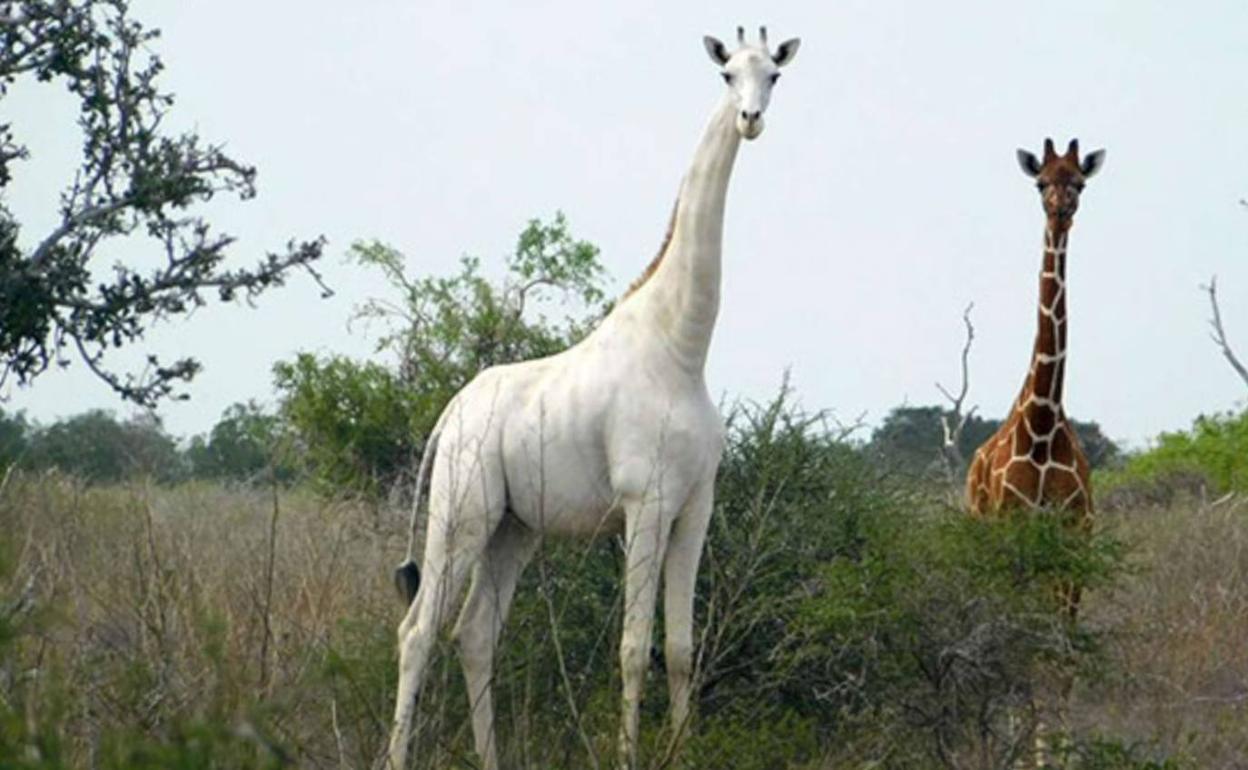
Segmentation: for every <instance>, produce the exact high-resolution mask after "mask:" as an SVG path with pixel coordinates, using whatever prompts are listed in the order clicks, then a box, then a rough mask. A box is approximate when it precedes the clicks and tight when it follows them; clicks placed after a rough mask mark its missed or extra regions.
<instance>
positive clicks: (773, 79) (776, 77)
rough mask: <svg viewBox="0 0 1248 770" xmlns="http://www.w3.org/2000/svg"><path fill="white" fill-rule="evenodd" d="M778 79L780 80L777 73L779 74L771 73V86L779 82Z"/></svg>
mask: <svg viewBox="0 0 1248 770" xmlns="http://www.w3.org/2000/svg"><path fill="white" fill-rule="evenodd" d="M779 79H780V73H779V72H773V73H771V84H772V85H773V86H774V85H775V84H776V81H777V80H779Z"/></svg>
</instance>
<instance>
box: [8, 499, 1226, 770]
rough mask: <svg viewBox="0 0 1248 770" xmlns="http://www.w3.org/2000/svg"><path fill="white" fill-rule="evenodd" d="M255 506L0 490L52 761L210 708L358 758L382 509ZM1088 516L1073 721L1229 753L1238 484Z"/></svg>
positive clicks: (382, 609)
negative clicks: (1106, 537)
mask: <svg viewBox="0 0 1248 770" xmlns="http://www.w3.org/2000/svg"><path fill="white" fill-rule="evenodd" d="M276 502H277V512H278V516H277V520H276V528H275V529H274V530H272V532H275V535H276V537H275V538H274V539H271V537H270V535H271V529H270V528H271V525H272V524H273V521H274V520H273V514H274V504H275V500H274V496H273V492H272V490H264V489H259V490H243V489H225V488H222V487H220V486H218V485H210V484H199V483H196V484H187V485H183V486H179V487H176V488H153V487H150V486H146V485H142V484H136V485H131V486H125V487H115V488H103V489H100V488H86V487H84V486H82V485H81V484H79V483H77V482H74V481H73V480H70V479H67V478H64V477H58V476H46V477H41V478H30V477H26V478H23V477H14V478H12V479H10V480H9V482H8V484H7V486H5V487H3V488H2V489H0V533H3V534H2V535H0V540H2V541H3V542H4V544H5V548H6V556H7V561H8V563H9V565H10V567H11V568H12V570H11V574H10V575H9V576H8V577H6V578H4V579H3V581H0V608H2V607H3V605H4V604H5V603H6V602H12V601H13V600H14V599H15V598H16V597H18V596H19V595H23V594H25V595H26V596H27V597H28V598H29V599H30V606H31V607H33V608H34V609H33V613H32V615H31V617H32V618H34V619H35V620H36V622H32V623H28V624H27V628H28V629H29V630H28V631H27V632H26V634H25V635H24V636H23V637H21V638H20V639H19V642H18V645H17V647H16V653H17V654H16V656H15V657H14V659H11V660H6V661H0V685H3V686H5V687H7V686H10V685H11V684H12V682H14V681H16V680H17V679H18V678H20V677H22V676H25V675H27V674H29V673H30V672H33V671H41V672H58V675H59V677H60V678H59V681H60V682H62V684H63V685H67V687H64V690H65V691H66V692H68V693H69V694H70V697H69V699H68V702H67V703H65V704H64V707H63V709H62V711H63V714H64V719H63V722H61V723H59V724H58V725H57V726H56V728H55V729H56V730H57V731H58V733H59V734H60V735H61V736H62V738H63V740H64V741H65V743H66V747H67V749H66V756H67V758H68V760H69V764H70V765H72V766H84V767H86V766H96V765H97V764H98V763H97V761H96V757H97V755H98V753H99V752H101V751H103V750H104V749H103V748H102V745H103V743H104V742H106V741H105V738H104V736H107V735H109V734H110V733H113V734H115V733H117V732H118V731H131V732H134V733H139V734H151V735H157V736H160V735H165V734H167V733H169V732H170V731H176V730H177V729H180V728H179V727H178V726H179V725H184V724H186V723H188V722H195V721H215V722H218V723H223V724H228V725H230V726H231V730H233V732H234V733H235V734H236V735H238V736H242V738H243V739H245V740H246V741H249V742H251V743H252V744H254V745H255V746H256V747H257V748H256V749H255V751H256V752H257V753H258V754H259V753H263V752H266V751H267V752H269V753H270V754H271V755H272V756H276V757H281V758H288V759H290V760H293V761H294V762H295V763H297V764H298V765H299V766H301V767H310V768H364V767H368V766H370V765H371V763H372V761H373V760H374V758H375V756H376V753H377V752H378V751H379V749H380V748H381V746H382V744H383V743H384V740H385V734H386V731H387V729H388V721H389V716H390V710H391V698H392V697H393V692H394V687H393V678H394V657H393V646H394V645H393V629H394V627H395V625H396V624H397V622H398V619H399V615H400V613H401V611H402V608H401V606H400V605H399V604H398V602H397V601H396V600H395V597H394V593H393V589H392V587H391V586H390V584H389V576H390V570H391V567H392V563H393V562H394V561H396V560H397V558H398V557H399V555H400V554H401V552H402V549H403V545H404V544H403V542H402V538H401V530H402V524H401V522H400V519H399V517H397V516H387V517H384V518H382V519H379V518H378V516H377V514H376V512H375V511H373V510H372V509H370V508H369V507H367V506H365V505H362V504H358V503H353V502H327V501H325V500H323V499H321V498H317V497H314V496H312V495H310V494H306V493H303V492H300V491H298V490H294V491H290V490H284V491H282V492H281V493H280V494H279V495H278V499H277V501H276ZM1102 519H1103V520H1104V521H1106V522H1107V524H1108V526H1109V527H1110V528H1111V529H1112V530H1113V531H1114V532H1115V533H1116V534H1117V535H1118V536H1119V537H1121V538H1122V539H1124V540H1126V541H1127V542H1128V543H1130V544H1131V545H1132V546H1133V553H1134V557H1133V561H1134V563H1135V565H1136V571H1135V572H1134V574H1132V575H1129V576H1128V577H1126V578H1125V579H1124V581H1123V586H1122V588H1121V590H1119V591H1117V592H1116V593H1113V594H1111V593H1107V592H1102V593H1100V594H1096V595H1092V596H1090V597H1088V600H1087V602H1086V604H1085V607H1086V612H1087V613H1088V614H1089V617H1092V618H1095V619H1096V620H1097V621H1098V622H1099V623H1101V624H1103V625H1105V626H1107V627H1110V628H1113V629H1115V630H1116V633H1115V636H1114V643H1113V645H1112V649H1111V650H1110V666H1109V669H1110V670H1111V671H1112V675H1109V676H1106V677H1104V678H1102V679H1099V680H1091V679H1085V680H1084V681H1083V682H1082V683H1081V685H1080V686H1079V689H1078V692H1077V698H1076V709H1075V714H1076V719H1077V720H1078V724H1079V725H1080V726H1081V729H1083V730H1089V731H1094V732H1099V733H1103V734H1106V735H1112V736H1127V737H1128V738H1129V739H1131V740H1138V741H1141V742H1145V743H1155V744H1156V745H1157V746H1158V747H1159V750H1160V751H1162V752H1164V753H1166V754H1171V755H1175V756H1180V757H1183V758H1186V759H1188V760H1189V761H1190V762H1191V764H1192V765H1193V766H1196V767H1201V768H1235V767H1248V643H1246V642H1248V500H1245V499H1243V498H1240V499H1233V500H1224V501H1221V502H1219V503H1216V504H1195V503H1193V504H1183V503H1176V504H1174V505H1171V506H1168V507H1156V508H1149V509H1143V510H1136V511H1131V512H1110V513H1106V514H1104V515H1103V516H1102ZM271 544H272V545H273V548H272V550H271V551H270V545H271ZM439 657H440V659H441V660H442V661H443V663H442V664H441V665H439V666H438V667H437V669H436V670H435V671H433V672H432V674H431V679H432V681H433V682H434V683H435V684H438V683H440V684H441V686H440V689H441V690H442V691H443V692H451V691H453V690H454V689H455V687H454V686H458V671H457V668H455V667H454V666H455V664H454V661H453V659H452V658H451V656H448V655H441V656H439ZM604 659H605V660H607V661H611V662H612V663H614V656H613V654H611V653H610V652H608V653H606V655H605V658H604ZM49 681H51V678H50V677H49ZM450 684H453V685H454V686H446V685H450ZM50 686H51V685H49V687H50ZM519 691H520V690H519V689H513V692H519ZM0 695H4V693H3V692H0ZM49 697H50V695H49ZM455 697H458V696H450V697H447V698H445V699H444V702H443V703H442V705H440V706H437V707H436V708H434V709H433V710H432V711H431V710H430V709H426V710H425V712H426V714H429V713H437V714H441V715H442V716H441V719H442V720H443V722H442V723H441V724H435V725H432V726H430V725H426V728H425V729H426V735H429V734H433V735H437V736H440V738H439V741H437V743H438V745H436V746H432V747H428V749H427V751H426V756H425V758H424V759H423V761H422V766H423V767H446V766H455V767H459V766H472V765H471V764H470V763H471V756H472V755H471V753H470V752H469V751H468V746H469V743H470V741H469V740H468V735H467V730H466V728H465V727H464V726H463V723H462V704H459V705H457V704H456V702H455ZM517 710H519V712H520V713H516V712H517ZM612 712H613V708H611V704H607V705H606V708H605V709H604V710H603V711H602V713H606V714H610V713H612ZM427 718H428V717H427ZM542 718H543V717H542V714H541V710H540V709H532V708H530V707H529V706H527V705H526V704H523V703H521V704H517V703H515V702H514V701H511V702H504V703H503V705H502V713H500V722H501V723H503V724H504V725H508V724H509V725H510V727H509V728H508V727H505V728H504V729H505V730H509V731H510V732H511V733H512V734H513V735H516V734H519V733H522V732H525V731H532V733H533V734H534V735H541V734H545V735H551V734H557V733H558V732H560V731H564V730H567V729H569V728H568V727H567V725H566V724H565V723H564V722H563V721H561V720H559V719H556V720H555V721H556V722H557V723H552V724H549V725H540V724H536V723H537V722H540V721H541V719H542ZM530 721H531V722H534V724H533V725H528V723H529V722H530ZM548 721H549V720H548ZM525 725H528V726H527V727H526V726H525ZM597 728H601V730H599V729H597ZM613 729H614V725H613V724H605V723H604V724H601V725H596V726H595V728H594V733H595V737H597V736H598V733H599V732H601V733H602V735H601V737H602V739H603V741H604V746H606V745H609V743H610V740H611V737H612V735H611V733H612V731H613ZM447 736H450V737H447ZM277 747H281V748H277ZM516 751H518V750H515V749H513V753H514V752H516ZM520 753H523V754H524V756H525V758H524V759H520V758H517V762H518V763H519V764H521V765H524V766H526V767H539V766H545V765H544V764H543V760H542V759H541V756H542V752H541V751H539V750H535V751H534V752H533V759H532V760H531V761H530V759H528V758H527V757H528V752H527V750H526V751H525V752H520ZM603 754H604V755H606V756H609V754H610V751H609V749H607V748H604V750H603ZM574 764H575V762H573V765H568V766H574Z"/></svg>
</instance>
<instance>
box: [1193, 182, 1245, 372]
mask: <svg viewBox="0 0 1248 770" xmlns="http://www.w3.org/2000/svg"><path fill="white" fill-rule="evenodd" d="M1240 203H1243V201H1240ZM1200 288H1201V290H1202V291H1204V292H1205V293H1207V294H1208V295H1209V307H1210V308H1211V310H1212V312H1213V317H1212V318H1211V319H1209V326H1210V328H1211V329H1213V331H1211V332H1209V338H1210V339H1211V340H1213V342H1214V344H1216V345H1217V346H1218V347H1219V348H1221V349H1222V355H1223V356H1225V357H1226V360H1227V362H1228V363H1229V364H1230V365H1231V368H1232V369H1234V370H1235V371H1236V373H1238V374H1239V377H1240V379H1242V380H1243V381H1244V384H1245V385H1248V369H1245V368H1244V365H1243V364H1242V363H1240V360H1239V358H1238V357H1236V355H1235V351H1234V350H1232V349H1231V343H1230V342H1229V341H1227V339H1226V329H1225V328H1223V326H1222V312H1221V310H1219V308H1218V277H1217V276H1216V275H1215V276H1213V277H1212V278H1210V279H1209V283H1207V284H1201V286H1200Z"/></svg>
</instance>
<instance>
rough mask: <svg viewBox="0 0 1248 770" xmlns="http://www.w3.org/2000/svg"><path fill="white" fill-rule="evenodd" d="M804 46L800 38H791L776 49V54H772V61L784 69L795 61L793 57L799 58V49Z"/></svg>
mask: <svg viewBox="0 0 1248 770" xmlns="http://www.w3.org/2000/svg"><path fill="white" fill-rule="evenodd" d="M801 44H802V39H801V38H800V37H794V38H789V39H788V40H786V41H784V42H783V43H781V44H780V46H779V47H778V48H776V52H775V53H774V54H772V56H771V60H772V61H773V62H775V63H776V66H777V67H783V66H784V65H786V64H788V63H789V62H791V61H793V57H794V56H797V47H798V46H800V45H801Z"/></svg>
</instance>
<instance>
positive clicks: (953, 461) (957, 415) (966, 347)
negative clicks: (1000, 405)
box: [936, 302, 976, 489]
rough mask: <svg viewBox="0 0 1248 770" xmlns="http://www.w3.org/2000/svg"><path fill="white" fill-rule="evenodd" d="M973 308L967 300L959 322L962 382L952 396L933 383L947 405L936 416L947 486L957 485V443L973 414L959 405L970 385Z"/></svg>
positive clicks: (963, 464) (960, 460) (959, 455)
mask: <svg viewBox="0 0 1248 770" xmlns="http://www.w3.org/2000/svg"><path fill="white" fill-rule="evenodd" d="M974 307H975V303H974V302H971V303H969V304H968V305H967V306H966V309H965V310H963V311H962V323H963V324H965V325H966V342H965V343H964V344H963V345H962V384H961V387H959V388H958V394H957V395H956V396H955V395H954V394H953V393H951V392H950V391H949V390H947V389H946V388H945V386H944V385H941V384H940V383H939V382H937V383H936V388H937V390H939V391H940V392H941V394H942V395H944V397H945V398H946V399H948V400H949V404H950V408H949V409H948V410H947V411H945V412H944V413H942V414H941V416H940V422H941V427H942V428H943V429H944V438H943V440H942V442H941V447H940V456H941V459H942V460H943V461H944V465H945V477H946V478H947V479H948V481H949V486H950V487H953V488H954V489H956V488H957V487H958V484H959V481H960V477H961V475H962V469H963V468H964V467H966V460H965V458H963V457H962V449H961V447H960V446H959V445H960V443H961V440H962V429H963V428H965V427H966V423H967V420H969V419H970V418H971V415H973V414H975V409H976V407H974V406H972V407H971V408H970V409H968V410H967V411H966V413H965V414H964V413H963V412H962V406H963V404H964V403H965V402H966V393H967V391H968V390H969V389H970V386H971V378H970V363H969V359H970V355H971V342H972V341H974V339H975V326H974V325H973V324H972V323H971V309H972V308H974Z"/></svg>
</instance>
